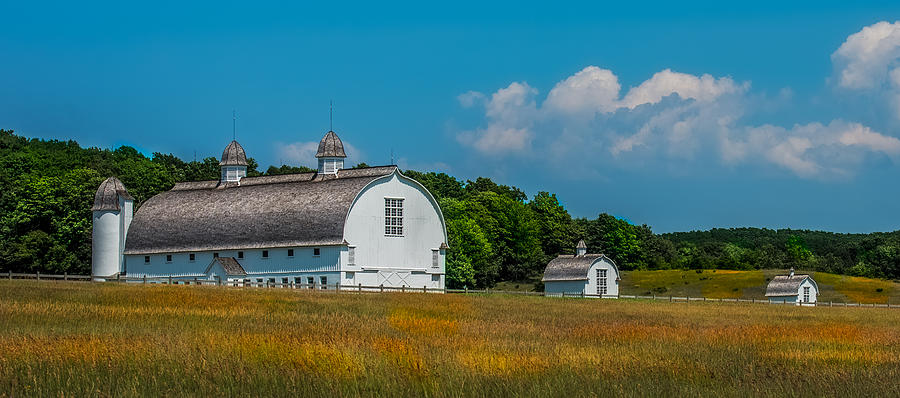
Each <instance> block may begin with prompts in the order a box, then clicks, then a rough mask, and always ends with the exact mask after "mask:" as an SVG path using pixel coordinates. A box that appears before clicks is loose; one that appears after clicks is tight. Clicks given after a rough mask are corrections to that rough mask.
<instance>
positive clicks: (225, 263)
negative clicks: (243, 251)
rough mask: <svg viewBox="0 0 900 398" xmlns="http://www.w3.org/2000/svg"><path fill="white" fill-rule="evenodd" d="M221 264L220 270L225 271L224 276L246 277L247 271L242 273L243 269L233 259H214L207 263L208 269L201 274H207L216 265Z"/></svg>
mask: <svg viewBox="0 0 900 398" xmlns="http://www.w3.org/2000/svg"><path fill="white" fill-rule="evenodd" d="M217 263H218V264H221V265H222V269H224V270H225V274H226V275H247V271H244V267H242V266H241V263H239V262H238V260H237V259H236V258H234V257H216V258H214V259H213V261H212V262H211V263H209V267H206V271H204V272H203V273H204V274H206V273H209V270H210V269H212V267H213V266H214V265H216V264H217Z"/></svg>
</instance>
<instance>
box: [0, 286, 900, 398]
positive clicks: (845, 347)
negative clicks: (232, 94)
mask: <svg viewBox="0 0 900 398" xmlns="http://www.w3.org/2000/svg"><path fill="white" fill-rule="evenodd" d="M716 274H718V272H716ZM632 276H634V275H632ZM748 278H749V279H752V278H755V276H752V275H751V276H748ZM722 289H725V288H722ZM722 289H719V290H722ZM898 377H900V311H898V310H895V309H871V308H869V309H866V308H828V307H819V308H800V307H795V306H768V305H748V304H738V303H711V302H710V303H704V302H695V303H691V304H670V303H668V302H654V301H634V300H596V299H555V298H544V297H522V296H503V295H468V296H464V295H451V294H444V295H441V294H427V295H426V294H419V293H406V294H403V293H393V294H352V293H341V294H334V293H329V292H323V291H297V290H281V289H233V288H227V287H197V286H146V285H119V284H96V283H95V284H89V283H73V282H43V281H42V282H38V281H4V280H0V396H18V395H23V396H69V395H71V396H159V395H204V396H232V395H240V396H297V395H302V396H360V395H362V396H437V397H440V396H547V395H552V396H583V395H593V394H598V395H611V396H772V395H774V396H797V395H803V394H806V393H808V392H810V391H818V392H822V391H827V392H828V394H829V395H835V396H896V395H897V394H898V389H897V384H896V380H897V379H898Z"/></svg>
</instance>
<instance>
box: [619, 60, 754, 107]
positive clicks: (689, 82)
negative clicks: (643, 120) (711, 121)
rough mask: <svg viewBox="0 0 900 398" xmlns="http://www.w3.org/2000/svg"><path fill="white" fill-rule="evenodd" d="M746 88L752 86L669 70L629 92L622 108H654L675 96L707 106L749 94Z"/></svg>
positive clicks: (725, 79) (723, 78) (709, 76)
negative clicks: (727, 97)
mask: <svg viewBox="0 0 900 398" xmlns="http://www.w3.org/2000/svg"><path fill="white" fill-rule="evenodd" d="M747 88H749V83H744V84H742V85H737V84H735V83H734V81H733V80H731V78H728V77H721V78H718V79H716V78H714V77H712V76H711V75H708V74H704V75H702V76H700V77H697V76H694V75H688V74H685V73H678V72H672V71H671V70H669V69H666V70H663V71H660V72H657V73H656V74H654V75H653V77H651V78H650V79H648V80H646V81H644V82H643V83H641V85H639V86H637V87H634V88H632V89H631V90H629V91H628V94H627V95H626V96H625V98H624V99H623V100H622V106H625V107H628V108H634V107H636V106H638V105H643V104H655V103H657V102H659V101H660V100H661V99H662V98H663V97H666V96H669V95H672V94H678V96H679V97H681V98H683V99H693V100H697V101H702V102H707V101H712V100H714V99H716V98H719V97H721V96H722V95H726V94H734V93H739V92H743V91H746V89H747Z"/></svg>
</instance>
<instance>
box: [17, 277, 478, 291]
mask: <svg viewBox="0 0 900 398" xmlns="http://www.w3.org/2000/svg"><path fill="white" fill-rule="evenodd" d="M10 279H12V277H10ZM463 289H465V291H466V294H469V285H463Z"/></svg>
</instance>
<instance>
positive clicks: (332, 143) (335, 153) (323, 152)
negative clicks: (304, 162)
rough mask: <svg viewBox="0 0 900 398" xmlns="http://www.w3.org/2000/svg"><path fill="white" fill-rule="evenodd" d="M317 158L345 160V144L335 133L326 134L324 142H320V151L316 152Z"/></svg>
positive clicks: (323, 138)
mask: <svg viewBox="0 0 900 398" xmlns="http://www.w3.org/2000/svg"><path fill="white" fill-rule="evenodd" d="M316 157H317V158H345V157H347V154H346V153H344V142H343V141H341V139H340V138H338V136H337V134H336V133H335V132H334V131H329V132H327V133H325V136H324V137H322V140H321V141H319V149H318V150H317V151H316Z"/></svg>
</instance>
